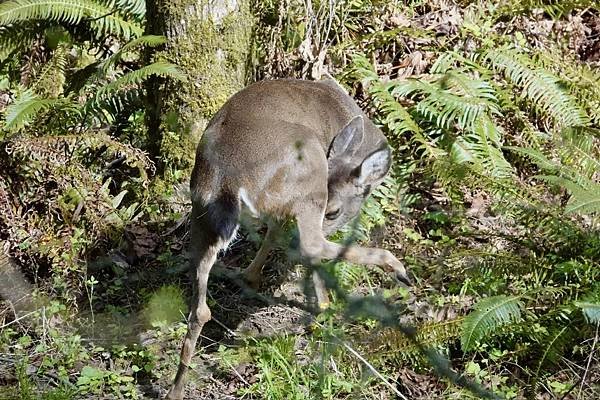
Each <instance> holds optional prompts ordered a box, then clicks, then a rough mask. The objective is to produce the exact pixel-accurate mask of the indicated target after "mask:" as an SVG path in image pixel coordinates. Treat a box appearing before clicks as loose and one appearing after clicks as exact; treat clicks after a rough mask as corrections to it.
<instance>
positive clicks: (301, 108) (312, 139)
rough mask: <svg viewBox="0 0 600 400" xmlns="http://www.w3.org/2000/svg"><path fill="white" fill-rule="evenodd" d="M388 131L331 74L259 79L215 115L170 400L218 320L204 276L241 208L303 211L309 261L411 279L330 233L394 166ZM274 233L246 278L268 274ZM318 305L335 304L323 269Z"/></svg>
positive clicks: (274, 216) (386, 258)
mask: <svg viewBox="0 0 600 400" xmlns="http://www.w3.org/2000/svg"><path fill="white" fill-rule="evenodd" d="M390 157H391V156H390V149H389V146H388V145H387V141H386V139H385V137H384V135H383V133H382V132H381V131H380V130H379V129H378V128H377V127H376V126H375V125H374V124H373V123H372V122H371V121H370V120H369V119H368V118H367V117H366V116H365V115H364V114H363V112H362V111H361V110H360V108H359V107H358V106H357V105H356V103H355V102H354V100H353V99H352V98H351V97H350V96H348V94H347V93H345V92H344V91H343V90H342V89H341V88H340V87H339V86H338V85H337V83H335V82H334V81H332V80H326V81H319V82H310V81H301V80H275V81H264V82H259V83H255V84H253V85H250V86H248V87H247V88H246V89H244V90H242V91H240V92H239V93H237V94H236V95H234V96H233V97H232V98H231V99H230V100H229V101H228V102H227V103H226V104H225V105H224V106H223V107H222V108H221V110H220V111H219V112H218V113H217V114H216V115H215V117H214V118H213V119H212V121H211V122H210V123H209V125H208V127H207V128H206V131H205V133H204V135H203V137H202V140H201V142H200V145H199V146H198V149H197V152H196V164H195V167H194V170H193V173H192V178H191V193H192V203H193V210H192V221H191V222H192V238H191V243H190V247H191V252H192V268H194V269H195V270H196V281H195V296H194V303H193V304H192V312H191V313H190V321H189V328H188V334H187V335H186V339H185V342H184V345H183V348H182V352H181V362H180V366H179V370H178V372H177V376H176V378H175V382H174V384H173V386H172V387H171V390H170V391H169V394H168V395H167V398H169V399H181V398H183V389H184V382H185V374H186V371H187V368H188V365H189V363H190V361H191V357H192V354H193V352H194V348H195V346H196V341H197V339H198V336H199V335H200V332H201V330H202V326H203V325H204V323H205V322H206V321H208V320H209V319H210V310H209V309H208V306H207V305H206V282H207V280H208V274H209V272H210V268H211V267H212V264H213V263H214V261H215V258H216V254H217V252H218V251H219V250H220V249H222V248H223V247H225V246H226V245H227V243H228V242H229V241H230V240H231V238H232V236H233V235H234V234H235V231H236V229H237V227H238V220H239V213H240V210H241V208H242V207H243V206H245V207H247V208H248V209H249V210H250V211H251V212H252V213H255V214H256V215H257V216H268V217H271V221H274V220H278V219H285V218H295V219H296V221H297V224H298V231H299V234H300V250H301V252H302V254H303V255H304V256H305V257H306V258H308V259H309V260H310V261H311V262H314V263H317V262H319V261H320V260H321V259H336V258H344V259H346V260H348V261H350V262H354V263H357V264H376V265H382V266H387V267H390V268H392V269H393V270H394V271H395V272H396V274H397V275H398V276H399V278H401V279H402V280H404V281H405V282H408V277H407V275H406V271H405V270H404V267H403V265H402V263H401V262H400V261H399V260H398V259H397V258H396V257H394V256H393V255H392V254H391V253H390V252H389V251H387V250H381V249H376V248H364V247H358V246H354V245H350V246H346V247H343V246H340V245H338V244H335V243H332V242H329V241H327V239H326V236H327V235H329V234H330V233H333V232H334V231H335V230H337V229H338V228H340V227H341V226H342V225H344V224H345V223H347V222H348V221H349V220H350V219H351V218H353V217H354V216H356V215H357V213H358V212H359V210H360V207H361V205H362V203H363V201H364V199H365V198H366V197H367V196H368V194H369V193H370V192H371V190H372V189H373V188H374V187H375V186H377V185H378V184H379V183H380V182H381V180H382V179H383V178H384V176H385V174H386V173H387V171H388V169H389V167H390V163H391V158H390ZM277 229H278V228H277V226H276V224H274V223H270V224H269V229H268V232H267V237H266V240H265V242H264V243H263V246H262V248H261V249H260V250H259V252H258V254H257V256H256V258H255V260H254V261H253V262H252V264H251V265H250V267H249V268H248V270H247V273H246V277H247V279H248V281H250V282H251V283H252V284H253V285H254V286H258V284H259V282H260V271H261V268H262V265H263V263H264V261H265V259H266V257H267V255H268V252H269V250H270V248H271V247H272V240H273V237H274V236H275V232H276V231H277ZM314 277H315V279H314V280H315V284H316V289H317V296H318V298H319V302H320V303H326V302H328V299H327V293H326V291H325V286H324V285H323V282H322V281H321V280H320V279H319V278H318V277H317V276H316V275H314Z"/></svg>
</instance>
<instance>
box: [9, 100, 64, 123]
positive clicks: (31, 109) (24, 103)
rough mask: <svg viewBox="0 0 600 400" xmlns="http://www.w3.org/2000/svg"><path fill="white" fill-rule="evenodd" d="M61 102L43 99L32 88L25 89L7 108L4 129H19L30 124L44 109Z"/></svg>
mask: <svg viewBox="0 0 600 400" xmlns="http://www.w3.org/2000/svg"><path fill="white" fill-rule="evenodd" d="M58 102H60V100H58V99H43V98H41V97H40V96H38V95H36V94H34V93H33V91H31V90H25V91H24V92H22V93H21V95H20V96H19V97H18V98H17V99H16V100H15V102H14V103H12V104H11V105H9V106H8V107H7V108H6V120H5V124H4V129H6V130H18V129H21V128H23V127H24V126H26V125H28V124H30V123H31V122H32V121H33V119H35V117H36V116H37V115H38V114H39V113H40V112H43V111H47V110H48V109H49V108H50V107H52V106H53V105H55V104H57V103H58Z"/></svg>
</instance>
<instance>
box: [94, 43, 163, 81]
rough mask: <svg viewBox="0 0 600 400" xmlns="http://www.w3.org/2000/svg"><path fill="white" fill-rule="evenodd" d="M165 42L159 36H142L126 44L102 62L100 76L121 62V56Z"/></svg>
mask: <svg viewBox="0 0 600 400" xmlns="http://www.w3.org/2000/svg"><path fill="white" fill-rule="evenodd" d="M165 42H166V38H165V37H164V36H160V35H144V36H140V37H138V38H135V39H133V40H131V41H129V42H127V43H126V44H125V45H123V47H121V48H120V49H119V50H118V51H117V52H115V54H113V55H112V56H110V57H109V58H107V59H106V60H104V61H103V62H102V64H101V66H100V73H101V75H102V76H104V75H106V74H107V73H108V71H109V70H110V69H111V68H114V66H115V65H116V64H117V63H119V61H121V58H122V57H123V54H124V53H126V52H128V51H131V50H133V49H135V48H137V47H157V46H160V45H162V44H164V43H165Z"/></svg>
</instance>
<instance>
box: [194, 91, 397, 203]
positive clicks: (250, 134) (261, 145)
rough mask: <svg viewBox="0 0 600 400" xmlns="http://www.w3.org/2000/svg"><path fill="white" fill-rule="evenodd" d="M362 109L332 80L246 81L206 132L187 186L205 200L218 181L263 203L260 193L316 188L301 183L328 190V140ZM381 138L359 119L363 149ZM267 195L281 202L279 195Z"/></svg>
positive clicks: (372, 147)
mask: <svg viewBox="0 0 600 400" xmlns="http://www.w3.org/2000/svg"><path fill="white" fill-rule="evenodd" d="M362 114H363V113H362V111H361V110H360V108H359V107H358V106H357V105H356V103H355V102H354V100H353V99H352V98H351V97H350V96H348V95H347V94H346V93H345V92H344V91H343V90H342V89H341V88H338V87H336V84H335V82H333V81H319V82H312V81H303V80H273V81H262V82H258V83H255V84H252V85H250V86H248V87H247V88H245V89H243V90H242V91H240V92H238V93H236V94H235V95H234V96H233V97H232V98H230V99H229V101H228V102H227V103H226V104H225V105H224V106H223V107H222V109H221V110H220V111H219V112H218V113H217V114H216V115H215V116H214V118H213V119H212V120H211V122H210V123H209V125H208V127H207V129H206V131H205V132H204V135H203V137H202V140H201V142H200V144H199V146H198V150H197V153H196V165H195V167H194V172H193V174H192V182H191V184H192V193H193V194H194V193H195V194H196V195H199V196H200V197H201V198H202V199H203V201H210V198H212V197H214V194H215V193H216V192H218V191H220V190H222V188H225V189H226V190H228V191H231V192H236V193H237V192H238V191H239V190H240V188H243V191H244V193H247V194H248V196H250V197H252V198H253V199H256V201H257V203H261V201H260V199H259V198H260V197H261V196H263V197H264V196H267V197H269V196H271V197H273V196H276V195H279V196H284V197H286V196H287V195H288V193H287V192H290V191H297V190H298V187H302V188H304V189H305V190H316V189H315V188H307V185H309V186H311V185H312V186H315V185H317V186H319V190H321V189H322V188H323V187H324V188H325V189H326V183H327V160H326V157H327V151H328V148H329V145H330V144H331V141H332V140H333V138H334V137H335V135H337V134H338V133H339V132H340V130H341V129H342V128H343V127H344V126H345V125H346V124H347V123H348V122H349V121H350V119H351V118H352V117H354V116H356V115H362ZM384 143H386V140H385V137H384V136H383V134H382V133H381V132H380V131H379V129H377V128H376V127H375V126H374V125H373V124H372V123H371V122H370V121H369V120H368V119H367V118H365V139H364V141H363V145H362V148H361V151H360V153H362V154H361V155H364V156H366V155H367V154H369V153H371V152H373V151H374V150H376V149H378V148H380V147H381V146H382V145H383V144H384ZM307 179H308V181H307ZM282 193H284V194H282ZM268 200H269V199H268V198H266V199H265V201H268ZM273 202H274V203H278V204H283V203H285V201H284V199H281V198H280V199H278V200H274V201H273ZM259 205H260V204H259ZM265 207H267V205H265ZM267 208H268V207H267Z"/></svg>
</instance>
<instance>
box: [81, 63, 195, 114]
mask: <svg viewBox="0 0 600 400" xmlns="http://www.w3.org/2000/svg"><path fill="white" fill-rule="evenodd" d="M152 75H156V76H162V77H168V78H171V79H176V80H181V81H185V80H186V76H185V74H184V73H183V72H181V70H180V69H179V68H178V67H177V66H176V65H175V64H170V63H165V62H155V63H153V64H150V65H146V66H145V67H142V68H140V69H137V70H135V71H131V72H128V73H126V74H125V75H123V76H120V77H119V78H117V79H115V80H114V81H113V82H111V83H109V84H107V85H105V86H103V87H102V88H100V90H98V92H97V93H96V96H95V97H94V98H92V99H90V101H88V104H86V106H85V107H84V108H97V104H98V103H100V102H102V101H106V99H107V98H109V97H112V96H115V95H116V94H117V93H118V92H119V91H122V90H129V89H132V88H135V87H137V86H139V85H140V84H141V83H142V82H144V81H145V80H146V79H148V78H149V77H150V76H152Z"/></svg>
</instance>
